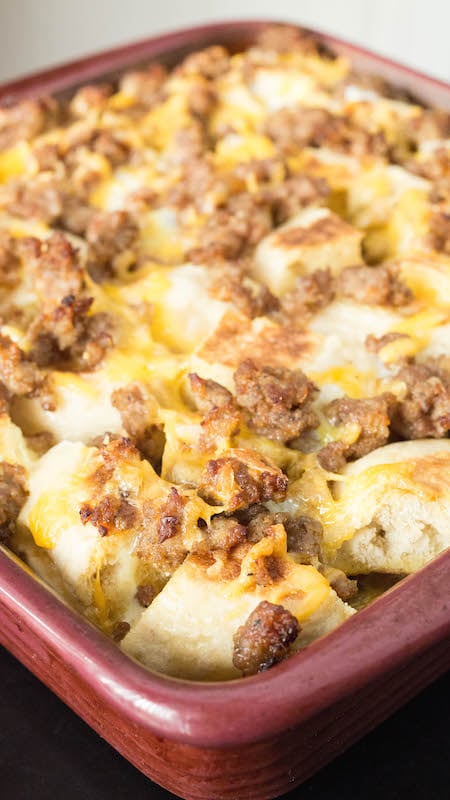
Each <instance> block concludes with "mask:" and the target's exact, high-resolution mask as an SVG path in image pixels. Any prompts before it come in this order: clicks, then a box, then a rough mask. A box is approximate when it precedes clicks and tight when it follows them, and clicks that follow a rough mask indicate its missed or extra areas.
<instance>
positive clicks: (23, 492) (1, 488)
mask: <svg viewBox="0 0 450 800" xmlns="http://www.w3.org/2000/svg"><path fill="white" fill-rule="evenodd" d="M27 494H28V492H27V489H26V482H25V470H24V469H23V467H20V466H19V465H17V464H8V463H7V462H6V461H0V542H1V543H3V544H8V541H9V538H10V536H11V534H12V533H13V530H14V523H15V521H16V519H17V517H18V516H19V512H20V509H21V508H22V506H23V504H24V503H25V500H26V499H27Z"/></svg>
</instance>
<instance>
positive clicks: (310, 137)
mask: <svg viewBox="0 0 450 800" xmlns="http://www.w3.org/2000/svg"><path fill="white" fill-rule="evenodd" d="M264 132H265V133H266V134H267V136H269V137H270V138H271V139H272V140H273V142H274V143H275V145H276V146H277V148H278V149H279V150H280V152H282V153H284V154H285V155H295V154H296V153H298V152H299V150H301V149H302V148H304V147H329V148H331V149H333V150H338V151H340V152H343V153H345V154H350V155H353V156H357V157H361V156H364V155H367V154H371V155H384V154H385V153H386V142H385V139H384V136H383V134H382V133H370V132H369V131H367V130H365V129H364V128H362V127H361V126H360V125H359V126H358V125H355V124H353V123H352V122H351V120H349V119H347V118H345V117H340V116H337V115H334V114H331V113H330V112H329V111H327V110H326V109H324V108H303V107H302V108H282V109H280V110H279V111H275V112H274V113H273V114H271V115H270V116H269V117H268V119H267V121H266V122H265V124H264Z"/></svg>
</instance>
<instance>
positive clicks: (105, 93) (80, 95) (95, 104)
mask: <svg viewBox="0 0 450 800" xmlns="http://www.w3.org/2000/svg"><path fill="white" fill-rule="evenodd" d="M111 94H112V87H111V86H109V84H106V83H97V84H93V85H86V86H81V88H80V89H78V90H77V91H76V92H75V94H74V96H73V97H72V100H71V101H70V104H69V108H70V111H71V112H72V114H73V115H74V116H76V117H85V116H86V115H87V114H89V112H90V111H102V110H103V108H104V107H105V105H106V103H107V101H108V98H109V97H110V96H111Z"/></svg>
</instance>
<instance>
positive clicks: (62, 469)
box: [19, 442, 136, 609]
mask: <svg viewBox="0 0 450 800" xmlns="http://www.w3.org/2000/svg"><path fill="white" fill-rule="evenodd" d="M94 452H95V448H88V447H86V446H85V445H83V444H81V443H80V442H77V443H76V442H60V443H59V444H57V445H55V447H52V448H51V449H50V450H49V451H48V452H47V453H46V454H45V455H44V456H42V458H41V459H40V461H39V463H38V465H37V467H36V469H35V470H34V472H33V474H32V475H31V478H30V485H29V491H30V494H29V497H28V500H27V502H26V503H25V505H24V507H23V509H22V511H21V514H20V517H19V522H20V523H21V524H22V525H23V526H25V527H26V528H27V529H28V530H30V532H31V534H32V536H33V539H34V546H32V544H31V543H30V544H29V547H28V548H27V555H28V554H29V555H31V556H32V558H33V565H34V566H35V567H37V571H38V573H39V572H40V570H39V557H38V556H36V546H37V548H39V549H40V548H44V552H45V551H46V552H47V555H48V556H49V557H50V560H51V562H52V563H53V564H54V565H55V567H56V568H57V570H58V572H59V575H60V576H61V578H62V581H63V583H64V584H65V585H66V587H67V588H68V590H69V591H70V592H71V593H72V594H73V595H74V596H75V597H76V598H77V599H78V601H79V602H80V603H81V604H82V605H83V606H85V607H86V608H89V607H91V606H92V607H93V608H94V609H95V608H96V607H98V605H99V601H101V597H100V595H101V594H102V590H101V587H100V585H99V578H98V576H99V571H100V570H101V569H102V567H104V566H105V565H106V564H108V565H109V566H110V568H111V570H112V571H113V568H114V565H116V564H119V565H120V567H119V568H120V571H121V575H122V579H121V581H120V585H119V584H118V583H117V585H116V591H117V593H118V597H117V602H118V605H121V604H122V603H121V599H122V598H121V594H122V592H125V594H127V592H126V586H125V583H126V581H125V580H124V573H125V569H126V567H128V569H131V571H132V568H131V567H132V565H131V561H133V563H134V558H135V557H134V556H132V554H131V540H132V538H131V536H130V535H128V531H126V532H122V533H125V536H123V535H121V536H114V537H109V536H108V537H104V538H102V537H101V536H100V535H99V532H98V530H97V528H96V527H95V526H94V525H92V524H91V523H90V522H88V523H87V524H86V525H83V523H82V522H81V519H80V513H79V512H80V507H81V505H82V503H83V502H84V501H86V500H87V499H88V497H89V486H88V483H87V480H86V478H87V474H88V473H89V466H88V465H89V464H90V465H91V469H93V468H94V465H95V464H94V460H93V458H94ZM28 551H29V553H28ZM43 577H44V578H45V577H47V576H46V575H45V574H44V575H43ZM128 582H129V581H128ZM135 587H136V582H135V581H133V580H132V586H129V587H128V588H129V591H128V594H129V593H130V591H131V589H132V592H133V593H134V591H135Z"/></svg>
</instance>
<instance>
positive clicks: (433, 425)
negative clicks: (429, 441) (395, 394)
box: [392, 356, 450, 439]
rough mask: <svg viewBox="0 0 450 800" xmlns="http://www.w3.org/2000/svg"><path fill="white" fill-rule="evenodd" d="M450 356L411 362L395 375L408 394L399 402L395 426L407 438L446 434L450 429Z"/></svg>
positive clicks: (393, 422)
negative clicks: (421, 362)
mask: <svg viewBox="0 0 450 800" xmlns="http://www.w3.org/2000/svg"><path fill="white" fill-rule="evenodd" d="M449 360H450V359H449V358H448V356H440V357H438V358H430V359H428V361H427V362H425V363H424V364H408V365H407V366H404V367H402V368H401V369H400V370H399V371H398V372H397V373H396V375H395V378H396V380H400V381H403V382H404V384H405V386H406V394H405V397H404V398H403V400H402V401H401V402H400V403H398V404H397V406H396V409H395V413H394V414H393V419H392V429H393V431H395V433H396V434H398V435H399V436H401V437H402V438H404V439H426V438H430V437H431V438H434V439H438V438H440V437H443V436H446V435H447V434H448V432H449V431H450V364H449V363H448V362H449Z"/></svg>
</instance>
